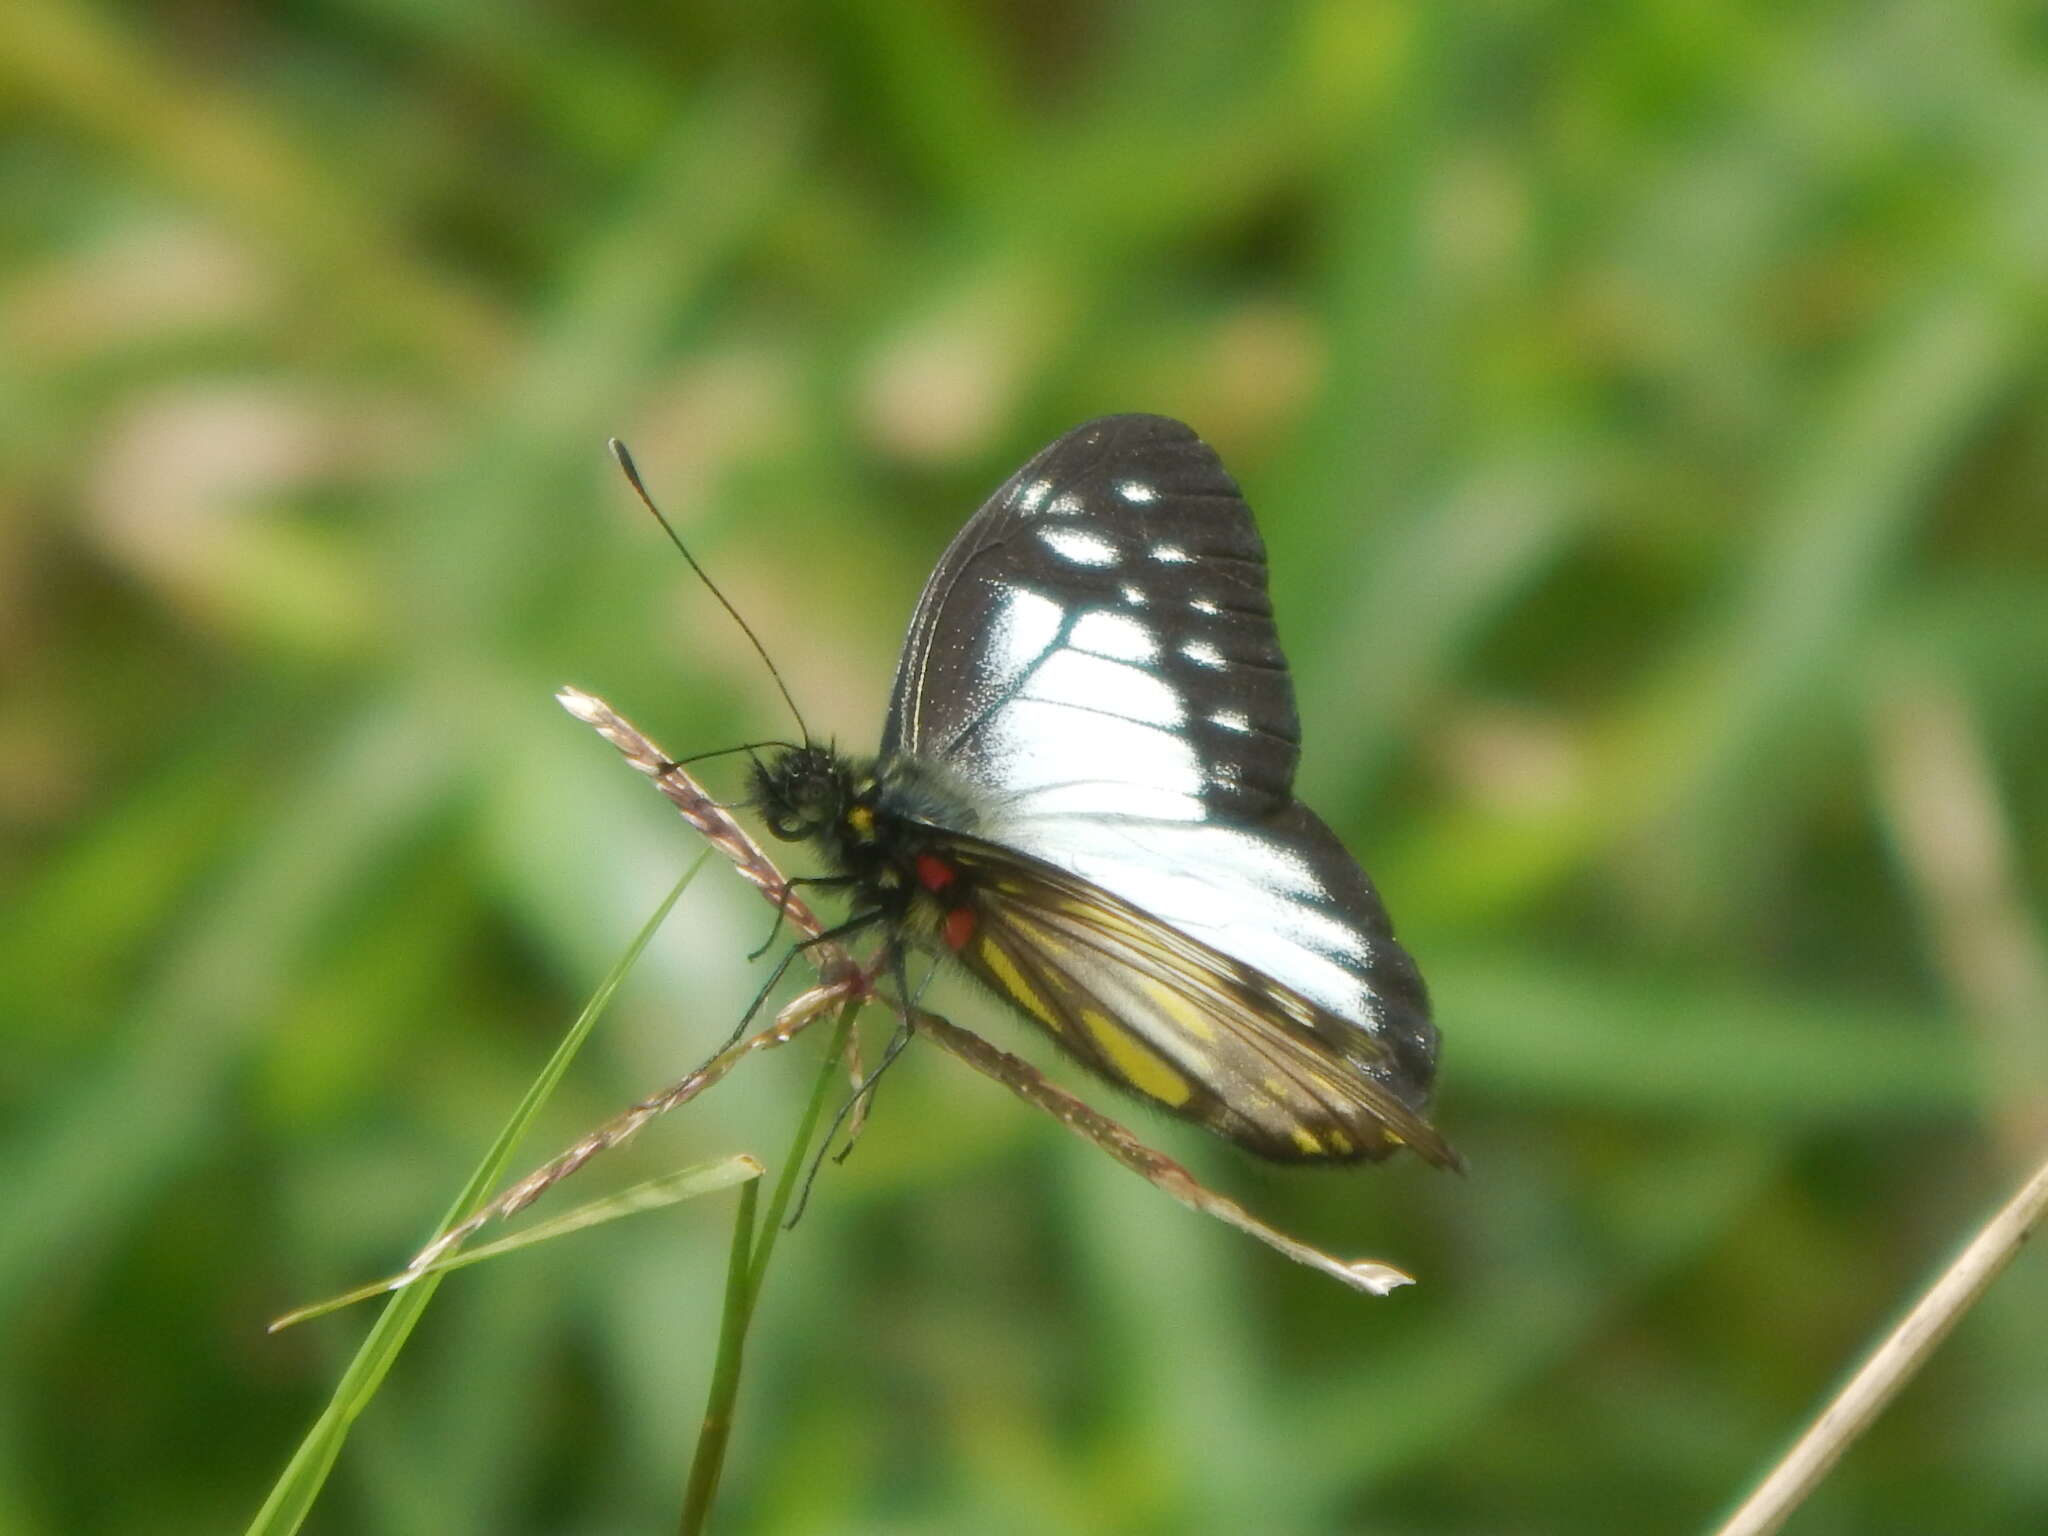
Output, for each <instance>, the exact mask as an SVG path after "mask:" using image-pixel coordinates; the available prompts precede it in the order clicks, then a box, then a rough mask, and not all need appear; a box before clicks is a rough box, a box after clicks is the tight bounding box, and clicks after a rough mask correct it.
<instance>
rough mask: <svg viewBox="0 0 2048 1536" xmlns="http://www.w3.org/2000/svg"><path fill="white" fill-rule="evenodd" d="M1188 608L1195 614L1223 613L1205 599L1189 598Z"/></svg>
mask: <svg viewBox="0 0 2048 1536" xmlns="http://www.w3.org/2000/svg"><path fill="white" fill-rule="evenodd" d="M1188 606H1189V607H1190V608H1192V609H1194V610H1195V612H1197V613H1221V612H1222V611H1223V610H1222V609H1221V608H1218V607H1217V606H1216V605H1215V604H1214V603H1212V602H1210V601H1209V599H1208V598H1206V597H1191V598H1189V599H1188Z"/></svg>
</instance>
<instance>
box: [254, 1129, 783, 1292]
mask: <svg viewBox="0 0 2048 1536" xmlns="http://www.w3.org/2000/svg"><path fill="white" fill-rule="evenodd" d="M763 1171H764V1170H763V1169H762V1167H761V1164H760V1162H759V1161H758V1160H756V1159H755V1158H752V1157H750V1156H748V1155H747V1154H746V1153H744V1152H735V1153H734V1154H732V1155H731V1156H730V1157H722V1158H720V1159H718V1161H716V1162H711V1163H693V1164H691V1165H690V1166H689V1167H688V1168H684V1169H680V1170H678V1171H677V1172H675V1173H665V1174H663V1175H662V1176H661V1177H660V1178H655V1179H648V1180H646V1181H644V1182H643V1183H639V1184H635V1185H632V1186H631V1187H630V1188H627V1189H623V1190H620V1191H619V1192H618V1193H617V1194H612V1195H606V1196H604V1197H603V1198H602V1199H598V1200H591V1201H587V1202H586V1203H584V1204H582V1205H579V1206H577V1207H575V1208H574V1209H573V1210H570V1211H568V1212H566V1213H564V1214H563V1215H560V1216H556V1217H553V1218H552V1219H550V1220H548V1221H543V1222H537V1223H536V1224H535V1225H533V1226H531V1227H527V1228H526V1229H524V1230H523V1231H519V1232H515V1233H513V1234H512V1235H511V1236H510V1237H501V1238H499V1239H498V1240H497V1241H496V1242H493V1243H484V1244H482V1245H481V1246H479V1247H476V1248H464V1249H461V1250H459V1251H457V1252H454V1253H448V1254H443V1255H442V1256H441V1257H440V1258H438V1259H435V1260H434V1261H433V1262H432V1263H431V1264H426V1265H423V1266H421V1267H420V1268H419V1269H416V1270H414V1269H401V1270H400V1271H398V1273H397V1274H395V1275H386V1276H385V1277H384V1278H383V1279H381V1280H372V1281H371V1282H370V1283H369V1284H368V1285H359V1286H357V1287H356V1288H355V1289H354V1290H352V1291H344V1292H342V1293H341V1295H339V1296H330V1297H329V1298H328V1299H327V1300H325V1301H316V1302H314V1303H313V1304H312V1305H311V1306H306V1307H300V1308H299V1309H298V1310H297V1311H294V1312H287V1313H285V1315H284V1316H283V1317H280V1318H279V1319H278V1320H277V1321H276V1322H274V1323H272V1324H271V1325H270V1331H271V1332H272V1333H281V1332H283V1331H284V1330H285V1329H287V1328H291V1327H295V1326H297V1325H298V1324H300V1323H308V1322H311V1321H312V1320H313V1319H314V1318H316V1317H325V1316H327V1314H328V1313H330V1312H339V1311H340V1310H341V1309H342V1308H344V1307H352V1306H354V1305H355V1304H356V1303H357V1302H359V1301H368V1300H369V1299H370V1298H371V1297H372V1296H382V1295H384V1294H386V1293H387V1292H390V1291H396V1290H400V1289H402V1288H403V1287H405V1286H408V1285H412V1284H415V1283H417V1282H418V1281H419V1280H421V1279H423V1278H425V1277H426V1276H428V1275H433V1274H440V1273H441V1272H443V1271H444V1270H450V1269H462V1268H465V1267H467V1266H468V1265H471V1264H481V1263H482V1262H483V1261H484V1260H485V1259H497V1258H503V1257H504V1256H505V1255H506V1254H508V1253H515V1252H517V1251H518V1250H519V1249H521V1248H531V1247H533V1246H534V1245H535V1244H536V1243H546V1242H552V1241H553V1240H554V1239H555V1238H558V1237H567V1236H568V1235H569V1234H570V1233H571V1232H581V1231H582V1230H583V1229H584V1228H585V1227H596V1226H602V1225H603V1224H604V1223H606V1222H608V1221H617V1220H618V1219H619V1218H620V1217H622V1216H638V1215H640V1214H641V1213H643V1212H645V1211H659V1210H665V1209H667V1208H668V1207H669V1206H671V1205H677V1204H680V1203H681V1202H682V1201H685V1200H694V1199H696V1198H697V1196H699V1195H709V1194H715V1193H716V1192H717V1191H719V1190H721V1189H730V1188H731V1187H732V1186H733V1185H735V1184H740V1183H744V1182H746V1181H747V1180H749V1179H758V1178H759V1177H761V1174H762V1172H763Z"/></svg>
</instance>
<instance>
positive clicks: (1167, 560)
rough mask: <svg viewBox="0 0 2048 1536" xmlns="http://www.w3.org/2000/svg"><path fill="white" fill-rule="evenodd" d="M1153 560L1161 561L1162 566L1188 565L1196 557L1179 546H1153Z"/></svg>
mask: <svg viewBox="0 0 2048 1536" xmlns="http://www.w3.org/2000/svg"><path fill="white" fill-rule="evenodd" d="M1152 558H1153V559H1154V560H1157V561H1159V562H1160V564H1162V565H1187V564H1189V563H1190V562H1192V561H1193V560H1194V558H1195V557H1194V556H1193V555H1191V554H1189V553H1188V552H1187V551H1186V550H1184V549H1182V548H1181V547H1180V546H1179V545H1178V544H1154V545H1153V546H1152Z"/></svg>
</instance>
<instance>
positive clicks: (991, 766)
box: [751, 415, 1458, 1167]
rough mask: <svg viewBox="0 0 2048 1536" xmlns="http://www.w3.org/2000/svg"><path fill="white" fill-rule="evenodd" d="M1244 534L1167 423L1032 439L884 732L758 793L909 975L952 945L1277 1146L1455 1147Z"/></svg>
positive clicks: (913, 649)
mask: <svg viewBox="0 0 2048 1536" xmlns="http://www.w3.org/2000/svg"><path fill="white" fill-rule="evenodd" d="M1300 740H1301V734H1300V728H1299V722H1298V720H1297V717H1296V713H1295V703H1294V687H1293V683H1292V681H1291V679H1290V678H1289V676H1288V670H1287V661H1286V658H1285V657H1284V656H1283V655H1282V654H1281V651H1280V644H1279V639H1278V636H1277V634H1276V632H1275V629H1274V624H1273V612H1272V605H1271V603H1270V601H1269V600H1268V597H1267V590H1266V558H1265V547H1264V545H1263V544H1262V543H1261V542H1260V539H1259V535H1258V531H1257V529H1256V527H1255V526H1254V524H1253V521H1252V514H1251V509H1250V508H1249V507H1248V506H1247V505H1246V504H1245V501H1244V498H1243V496H1242V495H1241V494H1240V492H1239V490H1238V487H1237V484H1236V482H1234V481H1233V480H1232V479H1231V477H1230V476H1229V474H1228V473H1226V472H1225V470H1224V468H1223V466H1222V464H1221V462H1220V461H1219V460H1218V459H1217V457H1216V454H1215V453H1214V452H1213V451H1212V450H1211V449H1210V448H1209V447H1208V445H1207V444H1205V443H1203V442H1202V440H1201V439H1200V438H1199V437H1197V436H1196V435H1195V433H1194V432H1193V431H1191V430H1190V429H1189V428H1188V427H1186V426H1184V425H1182V424H1181V423H1180V422H1177V421H1173V420H1170V419H1168V418H1166V417H1163V416H1145V415H1126V416H1107V417H1103V418H1101V419H1099V420H1096V421H1091V422H1088V423H1086V424H1084V425H1082V426H1079V427H1076V428H1075V429H1074V430H1072V431H1071V432H1068V433H1067V434H1066V435H1064V436H1063V437H1061V438H1059V439H1058V440H1057V441H1055V442H1053V443H1052V444H1050V445H1049V446H1048V447H1046V448H1045V449H1043V450H1042V451H1041V452H1039V453H1038V454H1037V455H1036V456H1034V457H1033V458H1032V459H1031V460H1030V461H1029V462H1028V463H1026V464H1025V465H1024V467H1023V468H1022V469H1020V470H1018V471H1017V473H1016V474H1014V475H1012V476H1011V477H1010V479H1009V480H1008V481H1006V482H1005V483H1004V484H1003V485H1002V487H1001V488H1000V489H998V490H997V491H996V493H995V494H994V495H993V496H991V497H990V498H989V499H988V501H987V502H986V503H984V504H983V506H982V507H981V509H980V511H978V512H977V513H976V514H975V515H974V517H973V518H971V519H970V520H969V521H968V523H967V525H966V526H965V527H964V528H963V529H962V530H961V531H960V533H959V534H958V536H957V537H955V538H954V540H953V542H952V544H951V546H950V547H949V548H948V549H947V550H946V552H945V555H944V556H943V557H942V558H941V559H940V561H939V563H938V566H937V568H936V569H935V570H934V571H933V572H932V575H931V578H930V580H929V581H928V582H927V583H926V584H925V588H924V595H923V596H922V598H921V599H920V600H919V602H918V605H917V610H916V614H915V616H914V617H913V619H912V621H911V626H910V634H909V638H908V640H907V642H906V643H905V645H904V649H903V655H902V659H901V661H900V662H899V664H898V667H897V671H896V681H895V687H894V690H893V694H892V697H891V700H890V704H889V713H888V720H887V724H886V726H885V728H884V730H883V734H882V742H881V749H880V751H879V753H878V754H877V755H876V756H875V757H873V758H870V759H856V758H852V757H849V756H846V755H843V754H841V753H840V752H838V751H837V750H836V749H834V748H832V747H828V746H823V745H819V744H816V743H809V742H807V743H806V744H804V745H801V746H789V747H785V748H783V749H781V750H780V751H779V752H778V753H777V754H776V755H774V756H773V757H767V758H762V759H760V760H758V761H757V763H756V765H755V768H754V771H753V793H752V796H751V799H752V803H753V804H754V805H755V806H756V807H757V808H758V809H759V810H760V811H761V812H762V813H763V816H764V818H765V820H766V822H767V825H768V828H769V830H770V831H771V832H773V833H774V834H775V835H776V836H777V837H779V838H782V839H785V840H791V841H796V840H802V841H807V842H808V843H810V844H811V845H812V846H813V847H814V848H815V850H816V851H817V852H818V853H819V855H820V856H821V858H822V859H823V861H824V863H825V864H826V865H827V866H829V867H830V868H831V870H832V871H833V873H832V874H831V875H829V876H826V877H822V880H821V881H820V882H819V883H825V884H835V885H838V886H840V887H843V888H844V889H845V890H846V891H847V892H848V893H849V895H850V898H851V908H850V910H851V916H850V917H849V919H848V921H847V922H846V923H844V924H842V925H841V927H840V928H839V929H837V930H835V932H837V933H839V934H846V933H852V932H857V931H860V930H862V929H878V930H879V931H880V932H881V933H882V934H883V935H884V938H883V945H884V955H883V960H884V963H885V964H888V965H891V966H893V967H894V970H895V975H896V980H897V984H898V985H899V986H905V985H906V983H905V975H906V973H905V971H904V957H905V956H906V955H907V954H908V953H910V952H912V951H917V952H921V953H924V954H927V955H932V956H936V957H939V958H940V959H943V960H951V961H956V962H958V963H959V965H960V966H962V967H964V968H965V970H966V971H967V972H968V973H969V974H971V975H972V976H973V977H975V978H976V979H977V980H979V981H980V982H981V983H983V984H984V985H985V986H986V987H987V988H988V989H989V990H990V991H991V992H993V993H994V994H995V995H996V996H997V997H998V998H1000V999H1002V1000H1003V1001H1004V1002H1006V1003H1007V1004H1009V1005H1010V1006H1011V1007H1012V1008H1013V1009H1014V1010H1016V1012H1018V1013H1020V1014H1022V1015H1023V1016H1024V1017H1025V1018H1026V1019H1028V1020H1030V1021H1031V1022H1032V1023H1033V1024H1035V1025H1037V1026H1038V1027H1040V1028H1042V1029H1043V1030H1045V1031H1046V1032H1047V1033H1048V1034H1049V1035H1050V1036H1051V1037H1052V1039H1053V1040H1054V1041H1056V1042H1057V1043H1058V1045H1059V1046H1060V1047H1061V1048H1062V1049H1063V1050H1064V1051H1065V1052H1066V1053H1067V1054H1068V1055H1069V1056H1071V1057H1072V1058H1073V1059H1074V1060H1076V1061H1078V1062H1079V1063H1080V1064H1081V1065H1082V1066H1084V1067H1086V1068H1088V1069H1089V1070H1091V1071H1093V1072H1094V1073H1095V1074H1096V1075H1097V1076H1099V1077H1101V1078H1103V1079H1105V1080H1107V1081H1108V1082H1110V1083H1113V1084H1115V1085H1116V1086H1117V1087H1119V1088H1122V1089H1125V1090H1127V1091H1129V1092H1131V1093H1133V1094H1136V1095H1137V1096H1138V1097H1139V1098H1141V1099H1143V1100H1146V1101H1148V1102H1150V1103H1152V1104H1154V1105H1157V1106H1159V1107H1160V1108H1162V1109H1164V1110H1166V1111H1167V1112H1169V1113H1171V1114H1174V1115H1177V1116H1179V1117H1181V1118H1182V1119H1185V1120H1190V1121H1193V1122H1195V1123H1196V1124H1198V1125H1201V1126H1204V1127H1206V1128H1208V1129H1209V1130H1210V1131H1213V1132H1214V1133H1216V1134H1217V1135H1219V1136H1222V1137H1224V1138H1225V1139H1227V1140H1229V1141H1231V1142H1234V1143H1236V1144H1237V1145H1238V1146H1240V1147H1244V1148H1246V1149H1247V1150H1249V1151H1251V1152H1254V1153H1257V1154H1260V1155H1262V1156H1265V1157H1268V1158H1272V1159H1276V1160H1281V1161H1289V1162H1350V1161H1356V1160H1360V1159H1378V1158H1382V1157H1385V1156H1387V1155H1388V1154H1389V1153H1391V1152H1393V1151H1394V1150H1396V1149H1397V1148H1400V1147H1404V1146H1405V1147H1409V1148H1411V1149H1413V1150H1414V1151H1415V1152H1417V1153H1418V1154H1420V1155H1421V1156H1422V1157H1424V1158H1426V1159H1427V1160H1428V1161H1430V1162H1432V1163H1435V1164H1438V1165H1440V1166H1445V1167H1456V1166H1458V1157H1457V1154H1456V1153H1455V1152H1453V1151H1452V1150H1451V1148H1450V1146H1449V1144H1448V1143H1447V1142H1446V1141H1445V1140H1444V1139H1443V1137H1442V1136H1441V1135H1439V1134H1438V1132H1437V1131H1436V1130H1435V1129H1434V1128H1433V1127H1432V1126H1431V1125H1430V1123H1429V1121H1428V1119H1427V1118H1426V1116H1425V1110H1426V1107H1427V1104H1428V1099H1429V1093H1430V1087H1431V1083H1432V1080H1433V1078H1434V1075H1435V1068H1436V1054H1437V1033H1436V1029H1435V1026H1434V1025H1433V1024H1432V1023H1431V1022H1430V1017H1429V1003H1428V996H1427V993H1426V990H1425V988H1424V986H1423V982H1422V978H1421V975H1420V973H1419V972H1418V971H1417V969H1416V966H1415V963H1414V961H1413V960H1411V959H1410V958H1409V956H1408V954H1407V952H1406V951H1405V950H1403V949H1402V948H1401V947H1400V945H1398V944H1397V943H1396V942H1395V941H1394V933H1393V928H1392V925H1391V923H1390V922H1389V920H1388V917H1387V913H1386V909H1385V907H1383V906H1382V905H1381V903H1380V900H1379V897H1378V895H1377V894H1376V893H1375V891H1374V889H1373V886H1372V884H1371V882H1370V881H1369V880H1368V879H1367V878H1366V876H1365V874H1364V872H1363V871H1362V870H1360V868H1359V867H1358V865H1357V863H1356V862H1355V861H1354V860H1353V859H1352V858H1351V856H1350V855H1349V854H1348V853H1346V852H1345V850H1344V847H1343V845H1342V844H1341V843H1340V842H1339V841H1338V840H1337V838H1336V836H1335V835H1334V834H1333V833H1332V832H1331V831H1330V829H1329V828H1328V827H1327V826H1325V825H1324V824H1323V822H1322V821H1321V820H1320V819H1318V818H1317V816H1316V815H1315V813H1314V812H1313V811H1311V810H1309V809H1308V808H1307V807H1306V806H1304V805H1303V804H1302V803H1301V802H1300V801H1298V800H1296V799H1295V798H1294V771H1295V764H1296V761H1297V759H1298V757H1299V755H1300Z"/></svg>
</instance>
